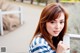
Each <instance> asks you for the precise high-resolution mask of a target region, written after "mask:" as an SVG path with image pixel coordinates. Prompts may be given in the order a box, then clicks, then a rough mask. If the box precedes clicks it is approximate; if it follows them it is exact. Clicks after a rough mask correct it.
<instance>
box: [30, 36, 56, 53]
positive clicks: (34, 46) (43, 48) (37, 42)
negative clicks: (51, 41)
mask: <svg viewBox="0 0 80 53" xmlns="http://www.w3.org/2000/svg"><path fill="white" fill-rule="evenodd" d="M29 51H30V53H39V52H41V53H46V52H47V53H49V52H51V53H53V52H55V51H53V50H52V49H51V47H50V46H49V45H48V43H47V41H46V40H45V39H44V38H42V37H40V36H38V37H35V38H34V39H33V41H32V42H31V44H30V47H29Z"/></svg>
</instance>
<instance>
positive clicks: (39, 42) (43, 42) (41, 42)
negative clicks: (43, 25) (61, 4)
mask: <svg viewBox="0 0 80 53" xmlns="http://www.w3.org/2000/svg"><path fill="white" fill-rule="evenodd" d="M31 44H32V45H33V46H35V45H48V43H47V42H46V40H45V39H44V38H42V37H40V36H38V37H35V38H34V39H33V41H32V43H31Z"/></svg>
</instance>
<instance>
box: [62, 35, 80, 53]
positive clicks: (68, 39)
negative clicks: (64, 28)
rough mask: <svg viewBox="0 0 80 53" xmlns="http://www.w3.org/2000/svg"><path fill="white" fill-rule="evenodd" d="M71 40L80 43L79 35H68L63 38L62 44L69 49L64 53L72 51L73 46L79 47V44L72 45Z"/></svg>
mask: <svg viewBox="0 0 80 53" xmlns="http://www.w3.org/2000/svg"><path fill="white" fill-rule="evenodd" d="M71 40H77V41H78V42H79V41H80V35H77V34H68V35H65V36H64V38H63V43H64V44H66V45H67V46H69V47H70V50H67V51H66V53H70V51H71V50H72V49H75V48H74V47H75V46H76V47H79V48H80V46H79V45H80V43H78V45H77V43H75V44H74V43H73V42H71ZM74 42H75V41H74ZM72 44H74V45H75V46H73V47H71V45H72ZM76 49H77V48H76Z"/></svg>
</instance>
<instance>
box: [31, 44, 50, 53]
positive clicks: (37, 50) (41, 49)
mask: <svg viewBox="0 0 80 53" xmlns="http://www.w3.org/2000/svg"><path fill="white" fill-rule="evenodd" d="M30 53H49V50H48V49H47V46H45V45H41V44H38V45H35V46H33V48H30Z"/></svg>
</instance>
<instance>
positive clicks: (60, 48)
mask: <svg viewBox="0 0 80 53" xmlns="http://www.w3.org/2000/svg"><path fill="white" fill-rule="evenodd" d="M66 50H69V47H68V46H67V45H65V44H63V41H60V42H59V43H58V46H57V50H56V53H64V51H66Z"/></svg>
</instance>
